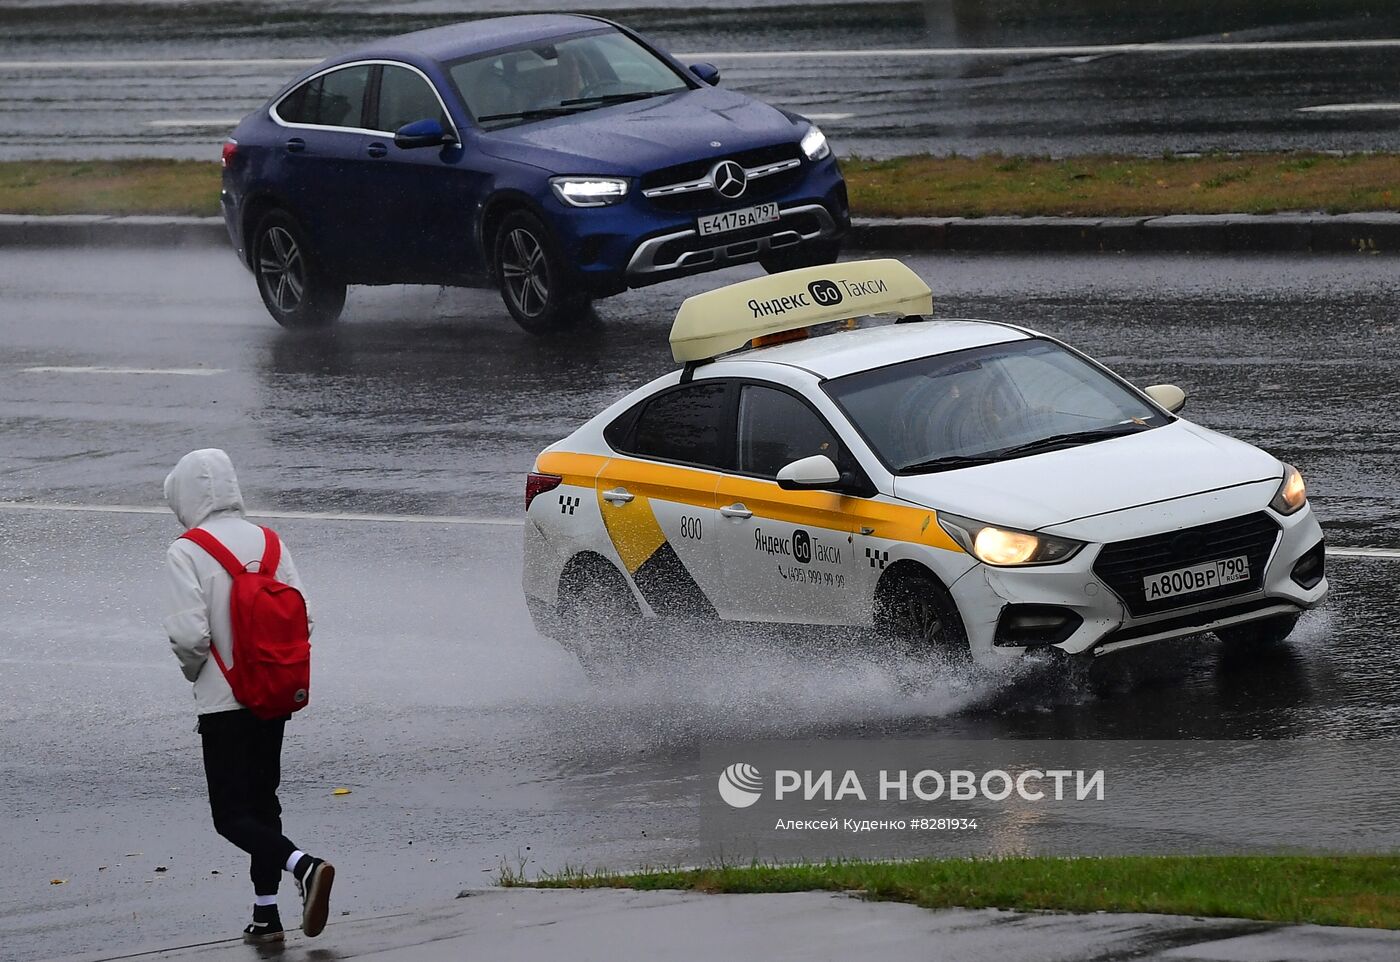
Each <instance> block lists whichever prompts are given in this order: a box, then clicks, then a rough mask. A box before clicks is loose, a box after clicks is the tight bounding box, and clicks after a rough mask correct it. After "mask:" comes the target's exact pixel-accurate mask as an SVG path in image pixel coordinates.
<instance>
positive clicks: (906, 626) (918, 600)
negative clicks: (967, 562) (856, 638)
mask: <svg viewBox="0 0 1400 962" xmlns="http://www.w3.org/2000/svg"><path fill="white" fill-rule="evenodd" d="M874 614H875V628H876V630H877V631H878V632H879V633H880V634H881V635H882V636H883V637H884V638H886V639H888V640H889V641H891V642H894V643H895V644H897V645H898V646H899V647H900V648H901V649H904V650H907V651H908V653H910V654H926V653H935V652H936V653H938V654H942V655H945V656H948V657H950V658H952V659H954V660H956V661H967V660H970V659H971V656H972V652H971V649H970V648H969V646H968V639H967V629H966V628H965V627H964V626H963V621H962V615H961V614H960V613H959V611H958V606H957V602H955V601H954V600H953V596H952V594H951V593H950V592H949V591H948V588H947V586H946V585H944V584H943V581H942V580H941V579H940V578H939V577H938V576H937V575H936V574H934V573H933V572H932V571H930V570H929V569H928V568H926V567H924V566H923V565H921V564H919V563H918V562H917V561H908V560H903V561H896V562H895V563H894V564H892V565H890V566H889V568H887V569H886V570H885V573H884V574H883V575H881V576H880V581H879V583H878V584H876V586H875V612H874ZM935 619H936V621H937V627H936V628H935V626H934V624H933V621H934V620H935Z"/></svg>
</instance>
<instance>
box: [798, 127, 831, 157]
mask: <svg viewBox="0 0 1400 962" xmlns="http://www.w3.org/2000/svg"><path fill="white" fill-rule="evenodd" d="M802 153H804V154H806V155H807V159H808V160H825V159H826V158H827V157H829V156H831V146H830V145H829V144H828V143H827V142H826V134H824V133H822V129H821V128H820V127H818V126H817V125H816V124H813V125H812V126H811V127H810V128H808V130H807V132H806V133H805V134H803V135H802Z"/></svg>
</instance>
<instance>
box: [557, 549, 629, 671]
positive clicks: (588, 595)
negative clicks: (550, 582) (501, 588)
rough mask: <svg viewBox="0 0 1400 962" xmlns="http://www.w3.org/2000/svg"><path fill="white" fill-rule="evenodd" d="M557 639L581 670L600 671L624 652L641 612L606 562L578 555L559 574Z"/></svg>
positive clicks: (588, 554) (614, 568)
mask: <svg viewBox="0 0 1400 962" xmlns="http://www.w3.org/2000/svg"><path fill="white" fill-rule="evenodd" d="M556 613H557V618H558V626H559V629H560V631H559V635H558V638H557V640H558V641H559V643H560V644H562V645H563V646H564V647H565V648H567V649H569V650H570V651H571V652H573V653H574V654H575V655H576V656H577V657H578V659H579V662H580V663H581V664H582V665H583V667H584V669H585V670H586V671H588V672H590V673H592V672H593V671H594V670H595V669H606V668H607V667H608V666H609V665H611V664H613V663H615V662H616V661H618V660H619V659H620V658H622V657H625V656H626V655H627V654H629V653H630V650H631V648H632V647H633V643H634V642H635V640H636V639H637V636H639V635H640V634H641V630H642V617H643V615H642V608H641V605H639V604H638V603H637V598H636V596H635V595H633V593H632V588H631V586H630V585H629V584H628V583H627V577H626V576H625V575H624V574H623V573H622V572H621V571H620V570H619V569H618V567H617V565H615V564H613V563H612V562H611V561H609V560H608V559H607V558H605V557H603V556H602V555H600V554H598V553H597V552H593V551H583V552H580V553H578V554H576V555H574V556H573V557H572V558H570V559H569V560H568V562H566V563H565V565H564V570H563V571H561V572H560V574H559V600H558V603H557V605H556Z"/></svg>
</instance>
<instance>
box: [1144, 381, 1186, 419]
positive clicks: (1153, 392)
mask: <svg viewBox="0 0 1400 962" xmlns="http://www.w3.org/2000/svg"><path fill="white" fill-rule="evenodd" d="M1142 393H1144V394H1146V395H1147V396H1148V397H1150V398H1151V399H1152V400H1154V401H1156V402H1157V403H1158V404H1160V405H1162V407H1164V408H1166V409H1167V410H1168V411H1170V412H1172V413H1173V414H1175V413H1176V412H1177V411H1180V410H1181V409H1182V408H1184V407H1186V392H1185V391H1183V390H1182V389H1181V388H1179V387H1177V386H1176V385H1175V384H1154V385H1152V386H1151V387H1149V388H1144V389H1143V392H1142Z"/></svg>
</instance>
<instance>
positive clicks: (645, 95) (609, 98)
mask: <svg viewBox="0 0 1400 962" xmlns="http://www.w3.org/2000/svg"><path fill="white" fill-rule="evenodd" d="M686 89H688V88H686V87H672V88H671V89H670V90H641V91H633V92H632V93H630V94H603V95H602V96H599V97H579V98H578V99H577V100H563V101H560V106H563V107H572V106H574V105H575V104H596V105H597V106H599V107H604V106H607V105H608V104H625V103H627V102H628V101H629V100H650V99H651V98H652V97H664V96H666V95H667V94H678V93H680V92H681V91H682V90H686Z"/></svg>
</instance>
